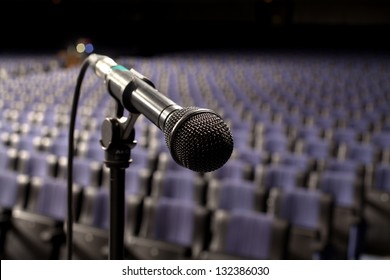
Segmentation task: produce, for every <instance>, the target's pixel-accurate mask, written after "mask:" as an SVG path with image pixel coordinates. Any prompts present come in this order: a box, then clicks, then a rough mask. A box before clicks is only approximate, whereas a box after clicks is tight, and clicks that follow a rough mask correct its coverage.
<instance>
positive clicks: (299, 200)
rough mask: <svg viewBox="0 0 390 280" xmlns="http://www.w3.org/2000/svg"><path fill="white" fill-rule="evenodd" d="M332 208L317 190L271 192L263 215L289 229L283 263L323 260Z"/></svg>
mask: <svg viewBox="0 0 390 280" xmlns="http://www.w3.org/2000/svg"><path fill="white" fill-rule="evenodd" d="M333 207H334V206H333V197H332V196H331V195H329V194H325V193H323V192H321V191H319V190H308V189H304V188H296V189H291V190H287V191H284V192H283V191H281V190H279V189H273V190H272V191H271V194H270V198H269V200H268V204H267V213H270V214H273V215H275V217H277V218H279V219H283V220H286V221H287V222H288V224H289V226H290V232H289V239H288V250H287V257H286V258H287V259H295V260H297V259H303V260H310V259H327V257H328V256H327V253H328V252H327V250H328V249H329V244H330V238H331V223H332V218H333V217H332V215H333Z"/></svg>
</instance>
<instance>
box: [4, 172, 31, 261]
mask: <svg viewBox="0 0 390 280" xmlns="http://www.w3.org/2000/svg"><path fill="white" fill-rule="evenodd" d="M27 188H28V179H27V177H26V176H24V175H21V174H18V173H16V172H14V171H11V170H1V172H0V257H1V258H2V259H3V257H2V255H3V249H4V241H5V237H6V234H7V231H8V229H9V228H10V226H11V215H12V210H13V209H17V208H19V209H23V208H24V207H25V204H26V200H27Z"/></svg>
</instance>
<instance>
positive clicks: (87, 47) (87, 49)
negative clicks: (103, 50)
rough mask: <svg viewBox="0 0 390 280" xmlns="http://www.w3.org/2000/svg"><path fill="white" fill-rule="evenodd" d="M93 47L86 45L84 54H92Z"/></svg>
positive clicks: (89, 44)
mask: <svg viewBox="0 0 390 280" xmlns="http://www.w3.org/2000/svg"><path fill="white" fill-rule="evenodd" d="M93 49H94V48H93V45H92V44H91V43H88V44H86V45H85V52H86V53H92V52H93Z"/></svg>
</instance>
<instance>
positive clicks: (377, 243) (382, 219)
mask: <svg viewBox="0 0 390 280" xmlns="http://www.w3.org/2000/svg"><path fill="white" fill-rule="evenodd" d="M389 220H390V165H389V164H386V163H382V164H378V165H377V166H375V169H374V170H373V174H372V180H371V183H370V184H369V185H368V186H367V188H366V190H365V195H364V222H365V231H364V241H363V243H364V245H363V254H368V255H374V256H377V257H386V256H388V255H389V254H390V241H389V238H388V236H389V232H390V225H389Z"/></svg>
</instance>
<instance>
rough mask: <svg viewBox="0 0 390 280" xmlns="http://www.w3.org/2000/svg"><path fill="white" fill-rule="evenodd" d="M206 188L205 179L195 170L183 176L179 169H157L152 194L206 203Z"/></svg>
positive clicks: (157, 196)
mask: <svg viewBox="0 0 390 280" xmlns="http://www.w3.org/2000/svg"><path fill="white" fill-rule="evenodd" d="M205 188H206V182H205V180H204V179H203V178H202V177H200V176H198V175H197V174H196V173H194V172H192V173H188V174H186V175H185V176H183V174H182V173H181V172H179V171H169V170H168V171H165V172H162V171H155V172H154V174H153V179H152V184H151V196H152V197H156V198H159V197H169V198H175V199H180V200H184V201H189V202H195V203H198V204H204V197H205Z"/></svg>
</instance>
